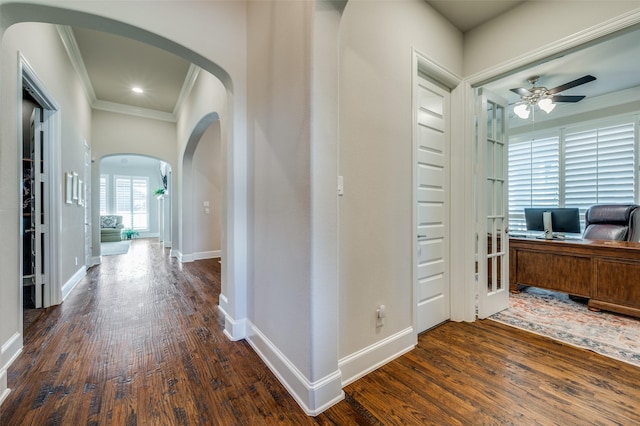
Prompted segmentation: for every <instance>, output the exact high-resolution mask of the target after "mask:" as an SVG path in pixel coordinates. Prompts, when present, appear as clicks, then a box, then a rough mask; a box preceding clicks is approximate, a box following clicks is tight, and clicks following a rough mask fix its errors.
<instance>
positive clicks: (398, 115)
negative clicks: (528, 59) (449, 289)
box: [338, 1, 462, 379]
mask: <svg viewBox="0 0 640 426" xmlns="http://www.w3.org/2000/svg"><path fill="white" fill-rule="evenodd" d="M340 48H341V57H340V106H339V111H340V118H339V120H340V137H339V140H340V148H339V173H338V174H339V175H342V176H344V196H342V197H340V199H339V234H340V240H339V241H340V243H339V263H340V269H339V273H340V295H339V300H340V311H339V317H340V336H339V338H340V343H339V356H340V358H341V359H344V358H345V357H348V356H352V355H353V354H355V353H357V352H358V351H361V350H365V349H367V348H369V347H371V346H373V345H376V344H378V343H379V342H381V341H383V340H384V339H389V338H390V339H391V340H393V339H394V337H393V336H395V335H396V334H397V333H400V332H402V331H403V330H407V329H409V328H411V327H412V324H413V307H412V300H413V283H412V250H414V248H415V241H414V236H413V235H414V231H413V225H412V222H411V221H412V214H411V212H412V209H413V207H412V187H413V185H412V158H413V142H412V134H413V133H412V132H413V129H412V126H413V121H412V116H413V112H412V90H413V87H412V78H413V74H414V70H413V62H412V61H413V51H412V48H415V49H417V50H418V51H420V52H421V53H422V54H423V55H425V56H426V57H428V58H430V59H431V60H432V61H434V62H435V63H438V64H440V65H441V66H442V67H444V68H445V69H447V70H449V71H450V72H452V73H454V74H459V73H460V72H461V70H462V35H461V34H460V33H459V32H458V31H457V30H456V29H455V28H453V27H452V26H451V25H450V24H449V23H448V22H447V21H445V20H444V19H443V18H442V17H440V16H439V15H438V14H437V13H435V12H434V11H433V9H431V8H430V7H429V6H428V5H427V4H426V3H425V2H423V1H402V2H367V1H350V2H349V3H348V4H347V7H346V8H345V11H344V14H343V18H342V24H341V38H340ZM452 225H453V226H455V224H452ZM454 264H455V262H454ZM381 304H384V305H385V306H386V309H387V316H386V318H385V325H384V326H383V327H376V308H377V307H378V306H379V305H381ZM413 339H415V335H414V336H413ZM413 342H415V340H413ZM407 343H410V342H402V343H399V345H400V346H399V347H398V348H397V350H401V349H403V348H405V347H406V345H407ZM389 344H391V345H393V342H389ZM378 360H379V361H381V360H380V359H378ZM368 362H370V360H368ZM343 364H344V363H343ZM362 367H364V368H368V367H370V365H367V364H366V362H365V363H364V365H363V366H362ZM345 369H346V366H345ZM349 369H350V370H351V368H349ZM355 370H356V372H358V370H359V369H358V367H355ZM346 379H349V377H346Z"/></svg>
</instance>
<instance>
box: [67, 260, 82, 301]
mask: <svg viewBox="0 0 640 426" xmlns="http://www.w3.org/2000/svg"><path fill="white" fill-rule="evenodd" d="M86 275H87V268H86V267H85V266H82V267H81V268H80V269H78V270H77V271H76V273H75V274H73V276H72V277H71V278H69V280H68V281H67V282H66V283H64V284H63V285H62V300H65V299H66V298H67V296H68V295H69V294H71V291H73V289H74V288H76V286H77V285H78V283H79V282H80V281H81V280H82V279H83V278H84V277H85V276H86Z"/></svg>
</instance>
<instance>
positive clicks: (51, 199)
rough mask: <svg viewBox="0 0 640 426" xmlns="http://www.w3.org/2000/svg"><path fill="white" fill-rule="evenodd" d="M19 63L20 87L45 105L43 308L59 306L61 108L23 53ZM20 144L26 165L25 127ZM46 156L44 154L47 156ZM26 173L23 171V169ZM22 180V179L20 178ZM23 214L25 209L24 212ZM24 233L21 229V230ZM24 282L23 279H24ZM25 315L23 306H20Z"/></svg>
mask: <svg viewBox="0 0 640 426" xmlns="http://www.w3.org/2000/svg"><path fill="white" fill-rule="evenodd" d="M18 55H19V60H18V78H19V82H18V87H20V88H22V87H26V88H28V89H29V92H30V93H31V95H32V96H33V97H34V99H35V100H36V101H37V102H38V103H39V104H40V106H42V117H43V123H42V130H43V134H44V145H45V147H46V150H45V152H47V158H46V159H45V171H46V175H47V182H46V191H45V197H44V203H45V215H47V216H48V217H47V219H46V222H47V223H48V224H49V226H48V229H47V232H48V233H49V238H47V239H46V243H47V244H46V247H45V249H44V252H45V260H44V262H45V271H47V274H48V279H47V282H46V283H45V285H44V294H43V307H45V308H46V307H49V306H52V305H57V304H59V303H61V302H62V288H61V282H60V268H59V265H60V256H59V253H60V251H61V249H62V248H61V247H60V229H61V221H62V190H61V188H62V183H61V179H62V178H61V176H60V175H61V153H60V141H61V140H62V135H61V125H60V114H59V110H60V107H59V106H58V104H57V103H56V101H55V100H54V99H53V96H51V94H50V93H49V91H48V90H47V89H46V88H45V86H44V84H43V83H42V81H41V80H40V79H39V78H38V76H37V74H36V72H35V70H34V69H33V67H31V65H29V63H28V61H27V60H26V58H25V57H24V56H23V55H22V53H19V54H18ZM18 120H19V123H22V103H21V102H19V103H18ZM17 143H19V144H20V145H19V146H20V149H19V150H18V152H19V157H20V158H19V159H18V160H19V161H20V164H21V163H22V125H20V126H18V141H17ZM43 155H44V154H43ZM20 173H22V170H20ZM20 180H22V176H20ZM20 214H22V210H20ZM18 232H20V230H18ZM20 250H22V237H20ZM20 278H21V279H22V277H20ZM20 292H22V280H21V281H20ZM20 313H21V315H20V316H22V305H21V306H20Z"/></svg>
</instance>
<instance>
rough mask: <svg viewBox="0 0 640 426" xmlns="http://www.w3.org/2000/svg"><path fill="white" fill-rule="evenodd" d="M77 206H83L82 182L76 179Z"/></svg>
mask: <svg viewBox="0 0 640 426" xmlns="http://www.w3.org/2000/svg"><path fill="white" fill-rule="evenodd" d="M78 205H79V206H84V182H83V181H82V179H78Z"/></svg>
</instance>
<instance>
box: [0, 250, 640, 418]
mask: <svg viewBox="0 0 640 426" xmlns="http://www.w3.org/2000/svg"><path fill="white" fill-rule="evenodd" d="M219 291H220V274H219V263H218V262H217V260H203V261H197V262H193V263H188V264H183V265H181V264H180V263H178V262H177V261H176V260H175V259H171V258H169V257H168V253H167V250H165V249H163V248H162V247H161V244H160V243H157V242H155V241H154V240H135V241H134V242H133V244H132V246H131V249H130V251H129V254H127V255H124V256H109V257H104V258H103V263H102V264H101V265H100V266H97V267H94V268H92V269H91V270H90V271H89V273H88V276H87V277H86V278H85V279H84V280H83V281H82V282H81V283H80V284H79V286H78V287H77V288H76V289H75V290H74V292H73V293H72V294H71V295H70V296H69V298H68V299H67V300H66V301H65V302H64V303H63V304H62V305H60V306H57V307H54V308H49V309H47V310H46V312H45V314H44V315H42V316H41V317H39V318H38V319H37V320H36V321H35V322H34V324H33V325H32V326H31V327H29V329H28V331H27V333H26V335H25V345H24V351H23V353H22V355H21V356H20V357H19V358H18V359H17V360H16V361H15V362H14V364H13V365H12V366H11V368H10V369H9V372H8V374H9V377H8V380H9V386H10V387H11V388H12V390H13V391H12V393H11V394H10V395H9V397H8V399H7V400H6V401H5V402H4V404H3V405H2V406H0V425H2V426H5V425H7V426H9V425H262V424H282V425H302V424H321V425H356V424H358V425H394V424H408V425H422V424H434V425H470V424H473V425H502V424H504V425H535V424H541V425H547V424H558V425H581V424H585V425H586V424H602V425H605V424H621V425H631V424H640V391H639V390H638V389H639V388H640V385H639V384H640V369H638V368H636V367H633V366H630V365H627V364H623V363H620V362H617V361H614V360H611V359H608V358H605V357H603V356H600V355H597V354H595V353H592V352H589V351H585V350H582V349H577V348H574V347H571V346H566V345H562V344H560V343H557V342H555V341H553V340H550V339H547V338H543V337H540V336H537V335H534V334H530V333H526V332H523V331H520V330H517V329H513V328H510V327H507V326H504V325H501V324H498V323H495V322H492V321H476V322H475V323H447V324H444V325H442V326H440V327H438V328H436V329H434V330H431V331H429V332H427V333H424V334H422V335H421V336H420V338H419V345H418V348H416V349H415V350H414V351H412V352H410V353H408V354H406V355H404V356H402V357H400V358H399V359H397V360H395V361H393V362H391V363H389V364H387V365H385V366H383V367H381V368H379V369H378V370H376V371H374V372H373V373H371V374H369V375H367V376H366V377H364V378H362V379H360V380H358V381H356V382H354V383H352V384H351V385H349V386H347V387H346V388H345V393H346V399H345V400H344V401H342V402H340V403H338V404H336V405H335V406H333V407H331V408H330V409H328V410H327V411H325V412H324V413H322V414H321V415H319V416H317V417H315V418H312V417H308V416H306V415H305V414H304V412H303V411H302V410H301V409H300V408H299V407H298V406H297V404H296V403H295V401H294V400H293V399H292V398H291V397H290V396H289V395H288V394H287V392H286V390H285V389H284V387H283V386H282V385H281V384H280V383H279V382H278V380H277V379H276V378H275V376H274V375H273V374H272V373H271V372H270V371H269V370H268V368H267V367H266V366H265V365H264V364H263V363H262V362H261V361H260V359H259V358H258V357H257V355H256V354H255V353H254V352H253V350H252V349H251V348H250V347H249V345H248V344H247V343H245V342H230V341H229V340H228V339H227V338H226V337H225V336H224V335H223V333H222V329H223V326H222V324H221V322H220V321H219V319H218V317H217V308H216V305H217V303H218V294H219Z"/></svg>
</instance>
